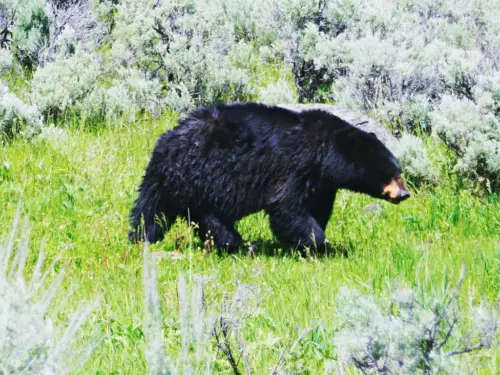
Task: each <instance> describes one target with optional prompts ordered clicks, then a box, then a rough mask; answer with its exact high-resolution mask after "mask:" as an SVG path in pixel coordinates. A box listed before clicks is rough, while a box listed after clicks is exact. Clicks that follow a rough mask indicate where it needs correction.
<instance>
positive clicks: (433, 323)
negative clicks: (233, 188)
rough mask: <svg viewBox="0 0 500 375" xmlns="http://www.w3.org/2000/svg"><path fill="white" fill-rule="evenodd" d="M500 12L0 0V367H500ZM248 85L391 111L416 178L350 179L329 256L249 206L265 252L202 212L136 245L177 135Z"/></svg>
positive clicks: (273, 370) (316, 0) (477, 2)
mask: <svg viewBox="0 0 500 375" xmlns="http://www.w3.org/2000/svg"><path fill="white" fill-rule="evenodd" d="M499 9H500V3H499V1H498V0H492V1H483V0H469V1H465V0H443V1H431V0H428V1H427V0H424V1H422V0H420V1H414V0H377V1H370V2H368V1H360V0H330V1H323V0H270V1H269V0H266V1H261V0H253V1H247V0H243V1H238V2H234V1H232V0H209V1H205V0H172V1H163V0H154V1H152V0H136V1H133V0H111V1H107V0H100V1H97V0H95V1H89V0H66V1H65V0H1V2H0V47H1V48H0V79H1V82H0V132H1V139H2V153H1V155H0V207H2V209H1V210H0V220H1V221H2V222H3V223H5V225H4V226H3V228H0V238H5V245H4V246H3V247H2V248H1V250H2V252H1V253H0V286H1V288H0V297H1V299H2V301H5V302H4V304H3V306H2V309H0V333H2V332H3V333H4V334H0V337H1V338H0V374H12V373H47V374H50V373H57V374H59V373H68V372H72V373H82V374H89V373H92V374H142V373H147V372H148V373H152V374H165V373H173V374H189V373H192V374H201V373H207V374H208V373H215V374H218V373H237V374H238V373H242V374H243V373H244V374H253V373H255V374H291V373H297V374H318V373H325V374H326V373H340V374H343V373H349V374H350V373H359V372H361V373H382V374H392V373H400V374H401V373H405V374H413V373H423V374H431V373H432V374H434V373H435V374H437V373H450V374H456V373H482V374H483V373H484V374H496V373H499V372H500V370H499V368H500V356H499V353H500V350H499V348H498V345H497V344H498V339H499V337H498V333H499V329H498V326H499V316H498V315H499V314H498V312H499V309H498V297H499V289H500V198H499V196H498V193H499V188H500V122H499V121H500V72H499V67H500V14H499ZM238 100H258V101H262V102H265V103H293V102H326V103H335V104H339V105H342V106H344V107H347V108H350V109H354V110H356V111H359V112H360V113H365V114H368V115H370V116H372V117H376V118H377V119H378V120H379V121H381V122H382V123H383V124H384V125H385V126H386V127H387V128H388V129H390V130H391V132H392V133H393V134H394V135H395V136H396V137H397V139H398V140H397V141H396V142H394V144H391V145H390V147H391V148H392V149H393V151H394V152H395V153H396V155H397V156H398V157H399V159H400V160H401V162H402V164H403V167H404V172H405V177H406V178H407V180H408V182H409V184H410V185H411V187H412V189H413V195H412V198H411V199H410V200H408V201H406V202H404V204H402V205H399V206H391V205H389V204H386V203H383V202H375V201H374V200H373V199H371V198H369V197H367V196H362V195H356V194H352V193H348V192H344V193H342V194H341V195H340V196H339V197H338V199H337V201H336V204H335V209H334V214H333V217H332V219H331V222H330V224H329V226H328V229H327V237H328V238H329V239H330V241H331V242H332V243H333V244H334V245H335V248H336V249H338V252H337V253H335V254H326V255H324V256H309V255H308V256H303V255H300V254H299V253H298V252H297V251H296V249H281V248H279V245H278V244H276V243H275V242H274V238H273V236H272V233H271V232H270V230H269V225H268V221H267V218H266V217H265V215H264V214H262V213H259V214H256V215H253V216H251V217H248V218H245V219H244V220H242V221H241V222H240V223H238V227H239V230H240V232H241V233H242V235H243V237H244V238H245V239H247V240H248V241H257V243H258V246H257V249H256V252H255V254H254V256H252V257H250V256H249V252H248V251H247V249H241V252H240V253H239V254H237V255H227V254H214V253H210V254H208V255H204V253H203V248H204V244H203V243H201V242H200V241H199V240H198V239H197V238H196V237H195V236H193V224H192V223H186V222H178V223H177V224H176V226H175V228H174V229H173V230H172V231H171V233H170V234H169V237H168V238H167V239H166V240H165V241H163V242H162V243H160V244H156V245H154V246H152V247H151V248H149V249H146V250H147V251H144V250H145V249H144V248H143V247H141V246H132V245H130V244H129V243H128V242H127V236H126V234H127V230H128V212H129V210H130V207H131V206H132V202H133V200H134V199H135V196H136V188H137V186H138V184H139V181H140V178H141V175H142V173H143V171H144V168H145V166H146V163H147V161H148V159H149V156H150V153H151V150H152V148H153V146H154V142H155V141H156V139H157V137H158V136H159V135H160V134H161V133H162V132H164V131H165V130H167V129H169V128H171V127H173V126H175V124H176V120H177V118H178V117H179V116H182V115H183V114H185V113H186V111H188V110H190V109H192V108H193V107H195V106H197V105H202V104H207V103H212V102H214V101H223V102H227V101H238ZM21 200H22V201H23V202H22V205H21V203H20V202H21ZM374 203H376V204H374ZM19 209H20V210H21V211H19V212H20V213H19V214H16V212H17V210H19ZM21 217H26V218H27V219H29V220H27V221H26V223H25V224H16V222H18V221H19V220H20V218H21ZM11 222H14V224H15V225H14V227H13V228H14V229H13V230H11V226H10V224H9V223H11ZM29 223H31V224H29ZM40 246H42V248H43V250H42V251H40ZM463 265H464V266H465V270H466V271H465V274H463V273H461V270H462V266H463ZM44 275H45V276H44ZM457 286H458V287H459V288H456V287H457ZM455 288H456V289H455ZM410 289H411V290H410ZM78 306H80V307H78ZM75 312H76V313H75ZM32 327H33V328H32ZM35 333H36V334H35ZM27 338H30V339H29V340H28V339H27ZM71 353H73V356H71V355H69V354H71ZM75 353H76V354H77V355H76V356H75ZM76 358H80V359H81V363H80V362H76Z"/></svg>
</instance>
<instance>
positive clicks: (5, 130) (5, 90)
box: [0, 80, 42, 138]
mask: <svg viewBox="0 0 500 375" xmlns="http://www.w3.org/2000/svg"><path fill="white" fill-rule="evenodd" d="M41 127H42V118H41V115H40V113H39V111H38V108H37V107H35V106H32V105H29V104H26V103H24V102H23V101H22V100H21V99H20V98H18V97H17V96H16V95H15V94H14V93H12V92H10V91H9V87H8V86H7V85H5V84H4V83H3V82H2V81H1V80H0V137H2V138H12V137H13V136H14V135H22V136H26V137H30V136H33V135H35V134H37V133H38V132H39V131H40V129H41Z"/></svg>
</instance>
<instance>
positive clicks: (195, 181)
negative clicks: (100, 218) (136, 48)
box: [130, 103, 400, 250]
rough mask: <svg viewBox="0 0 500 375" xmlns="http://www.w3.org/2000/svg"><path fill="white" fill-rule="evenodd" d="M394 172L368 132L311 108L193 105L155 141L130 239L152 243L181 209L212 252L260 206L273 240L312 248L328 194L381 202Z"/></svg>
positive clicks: (232, 244)
mask: <svg viewBox="0 0 500 375" xmlns="http://www.w3.org/2000/svg"><path fill="white" fill-rule="evenodd" d="M399 174H400V168H399V165H398V163H397V161H396V159H395V157H394V156H393V155H392V154H391V152H390V151H389V150H388V149H387V148H386V147H385V146H384V145H383V144H382V143H381V142H380V141H379V140H378V139H377V138H376V137H375V135H373V134H371V133H366V132H364V131H362V130H360V129H358V128H356V127H354V126H352V125H350V124H348V123H347V122H345V121H343V120H341V119H339V118H338V117H335V116H333V115H331V114H328V113H326V112H323V111H320V110H313V111H307V112H302V113H296V112H292V111H289V110H286V109H282V108H279V107H272V106H265V105H262V104H255V103H240V104H229V105H217V106H214V107H210V108H199V109H197V110H195V111H194V112H193V113H192V114H191V115H190V116H189V117H188V118H186V119H185V120H182V121H180V122H179V126H177V127H175V128H174V129H172V130H170V131H167V132H166V133H164V134H163V135H162V136H161V137H160V138H159V140H158V141H157V143H156V146H155V149H154V151H153V155H152V158H151V160H150V162H149V165H148V166H147V169H146V173H145V175H144V178H143V180H142V183H141V185H140V188H139V197H138V198H137V201H136V202H135V207H134V209H133V211H132V212H131V219H132V227H133V231H132V232H130V239H131V240H132V241H136V240H138V239H143V238H144V239H147V240H148V241H150V242H156V241H159V240H161V239H162V238H163V236H164V233H165V231H166V230H168V228H169V226H170V225H171V224H172V222H174V220H175V218H176V217H177V216H181V217H187V215H188V210H189V214H190V217H191V220H192V221H194V222H197V223H198V224H199V232H200V236H201V238H202V239H205V236H206V235H207V233H208V231H211V234H212V235H213V237H214V241H215V244H216V246H217V247H218V248H229V249H230V250H231V249H234V248H237V247H238V246H240V244H241V243H242V238H241V236H240V235H239V234H238V233H237V232H236V230H235V228H234V225H235V222H236V221H237V220H239V219H241V218H242V217H244V216H246V215H249V214H251V213H254V212H256V211H259V210H262V209H264V210H266V212H268V213H269V215H270V221H271V227H272V230H273V232H274V234H275V235H276V236H277V237H278V239H279V240H280V241H282V242H285V243H288V244H294V245H296V244H301V245H304V246H312V245H314V244H318V245H319V244H322V243H324V241H325V233H324V230H325V228H326V225H327V223H328V220H329V218H330V215H331V213H332V208H333V202H334V199H335V194H336V192H337V190H338V189H349V190H352V191H357V192H361V193H366V194H370V195H371V196H373V197H378V198H382V195H381V192H382V189H383V187H384V185H386V184H387V183H388V182H389V181H391V179H393V178H395V177H398V176H399ZM142 219H143V220H144V228H143V229H144V232H142V231H141V227H142V226H141V220H142ZM143 236H144V237H143Z"/></svg>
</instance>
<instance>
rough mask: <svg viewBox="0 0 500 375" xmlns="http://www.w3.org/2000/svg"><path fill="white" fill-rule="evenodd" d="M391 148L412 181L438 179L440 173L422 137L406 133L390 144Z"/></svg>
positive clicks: (435, 180) (417, 182) (434, 180)
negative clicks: (433, 164) (436, 169)
mask: <svg viewBox="0 0 500 375" xmlns="http://www.w3.org/2000/svg"><path fill="white" fill-rule="evenodd" d="M389 148H390V149H391V151H392V152H393V153H394V155H395V156H396V157H397V158H398V161H399V164H400V165H401V168H402V169H403V171H404V174H405V177H406V178H407V179H409V180H410V181H411V182H412V183H414V184H419V183H421V182H424V181H427V182H431V183H432V182H437V181H438V178H439V177H438V173H437V171H435V170H434V168H433V166H432V163H431V161H430V159H429V156H428V155H427V150H426V148H425V146H424V142H423V141H422V139H420V138H418V137H416V136H414V135H411V134H404V135H403V136H402V137H401V138H400V139H399V140H398V141H397V142H394V143H393V144H390V145H389Z"/></svg>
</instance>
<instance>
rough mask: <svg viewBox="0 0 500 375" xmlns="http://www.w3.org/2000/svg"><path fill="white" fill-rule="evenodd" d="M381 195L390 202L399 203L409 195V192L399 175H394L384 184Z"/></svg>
mask: <svg viewBox="0 0 500 375" xmlns="http://www.w3.org/2000/svg"><path fill="white" fill-rule="evenodd" d="M382 197H383V198H384V199H386V200H388V201H389V202H391V203H400V202H402V201H404V200H405V199H407V198H409V197H410V192H409V191H408V188H407V187H406V186H405V184H404V182H403V180H402V179H401V177H396V178H394V179H392V180H391V182H389V183H388V184H387V185H385V186H384V188H383V190H382Z"/></svg>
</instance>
